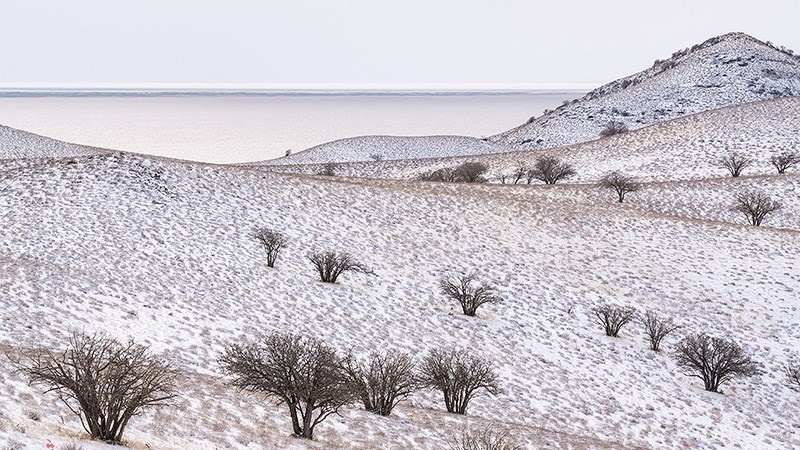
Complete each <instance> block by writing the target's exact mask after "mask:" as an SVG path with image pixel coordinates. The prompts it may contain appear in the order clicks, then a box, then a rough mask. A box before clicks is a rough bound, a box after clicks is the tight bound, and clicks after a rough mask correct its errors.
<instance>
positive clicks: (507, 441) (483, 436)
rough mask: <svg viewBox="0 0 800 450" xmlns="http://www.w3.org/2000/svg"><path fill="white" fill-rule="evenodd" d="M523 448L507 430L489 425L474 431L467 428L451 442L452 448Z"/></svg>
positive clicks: (498, 449)
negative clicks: (512, 440)
mask: <svg viewBox="0 0 800 450" xmlns="http://www.w3.org/2000/svg"><path fill="white" fill-rule="evenodd" d="M522 448H523V447H522V446H520V445H515V444H513V443H512V442H511V438H510V436H509V433H508V432H507V431H499V430H495V429H494V428H492V427H489V426H485V427H481V428H479V429H477V430H474V431H469V430H466V429H465V430H463V431H462V432H461V434H460V435H459V436H456V437H455V438H453V440H452V442H451V443H450V450H522Z"/></svg>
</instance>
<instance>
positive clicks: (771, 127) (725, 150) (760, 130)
mask: <svg viewBox="0 0 800 450" xmlns="http://www.w3.org/2000/svg"><path fill="white" fill-rule="evenodd" d="M788 151H796V152H800V97H787V98H780V99H773V100H765V101H761V102H753V103H748V104H744V105H737V106H732V107H726V108H720V109H717V110H712V111H706V112H702V113H698V114H694V115H691V116H686V117H681V118H678V119H674V120H671V121H668V122H664V123H660V124H657V125H652V126H649V127H646V128H642V129H639V130H635V131H631V132H628V133H624V134H620V135H616V136H611V137H608V138H604V139H598V140H594V141H589V142H585V143H581V144H575V145H572V146H567V147H561V148H553V149H547V150H532V151H518V152H506V153H498V154H489V155H474V156H468V157H456V158H428V159H415V160H398V161H377V162H376V161H369V162H356V163H343V164H336V166H335V173H336V174H339V175H344V176H356V177H368V178H393V179H413V178H415V177H416V176H417V175H419V174H420V173H423V172H429V171H432V170H436V169H439V168H442V167H452V166H455V165H458V164H461V163H463V162H465V161H480V162H483V163H485V164H486V165H487V166H488V167H489V175H490V179H491V181H493V182H499V175H500V174H503V173H505V174H510V173H512V172H513V171H514V169H515V168H516V167H517V165H518V164H519V163H520V162H521V163H524V164H526V165H529V166H530V165H532V164H533V163H534V162H535V160H536V159H537V158H539V157H541V156H543V155H553V156H556V157H558V158H560V159H562V160H563V161H565V162H568V163H570V164H572V165H573V167H574V168H575V170H576V172H577V174H576V176H575V177H574V178H572V179H571V180H570V181H571V182H595V181H598V180H600V179H601V178H602V177H603V176H604V175H605V174H607V173H608V172H611V171H613V170H618V171H621V172H623V173H625V174H628V175H630V176H632V177H635V178H637V179H639V180H641V181H670V180H672V181H676V180H701V179H706V178H717V177H723V176H725V175H727V172H726V170H725V169H724V168H722V167H720V166H719V165H718V164H717V160H719V158H721V157H723V156H725V155H727V154H729V153H730V152H737V153H741V154H743V155H747V156H749V157H751V158H753V159H754V163H753V165H752V166H751V167H748V168H747V169H746V170H745V171H744V173H745V174H749V175H760V174H773V173H775V169H774V168H773V167H772V165H771V164H770V162H769V161H770V157H771V156H773V155H776V154H779V153H783V152H788ZM321 167H322V166H321V165H287V166H266V165H264V166H260V168H262V169H265V170H271V171H287V172H295V173H308V174H314V173H318V172H319V171H320V169H321ZM793 170H795V171H796V170H799V169H797V168H796V169H793ZM537 183H538V182H537Z"/></svg>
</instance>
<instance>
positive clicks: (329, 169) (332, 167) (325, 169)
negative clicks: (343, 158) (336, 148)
mask: <svg viewBox="0 0 800 450" xmlns="http://www.w3.org/2000/svg"><path fill="white" fill-rule="evenodd" d="M317 175H324V176H328V177H333V176H336V164H334V163H327V164H325V165H323V166H322V167H321V168H320V169H319V172H317Z"/></svg>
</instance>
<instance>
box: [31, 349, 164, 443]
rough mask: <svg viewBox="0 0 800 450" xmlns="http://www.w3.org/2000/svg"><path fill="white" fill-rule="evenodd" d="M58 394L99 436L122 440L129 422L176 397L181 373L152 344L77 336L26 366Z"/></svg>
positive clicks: (35, 380)
mask: <svg viewBox="0 0 800 450" xmlns="http://www.w3.org/2000/svg"><path fill="white" fill-rule="evenodd" d="M21 371H22V372H23V373H25V374H26V375H28V377H29V378H30V380H31V383H33V384H40V385H43V386H44V387H45V388H46V390H45V392H55V393H56V394H58V396H59V398H60V399H61V401H63V402H64V403H65V404H66V405H67V407H68V408H69V409H70V411H72V412H73V413H75V414H77V415H78V416H79V417H80V419H81V423H82V424H83V427H84V429H85V430H86V432H87V433H89V434H90V435H91V436H92V437H93V438H96V439H100V440H102V441H105V442H109V443H120V442H121V441H122V436H123V433H124V432H125V427H126V426H127V425H128V421H129V420H130V419H131V418H132V417H133V416H135V415H137V414H140V413H141V412H142V411H143V410H145V409H147V408H151V407H155V406H160V405H165V404H167V402H168V401H169V400H170V399H172V398H174V397H175V396H176V395H175V393H174V392H175V382H176V379H177V372H176V371H174V370H173V369H172V368H171V367H170V366H169V364H167V363H166V362H165V361H163V360H161V359H159V358H157V357H155V356H153V355H151V354H150V352H149V351H148V349H147V347H143V346H140V345H137V344H135V343H133V342H132V341H131V342H128V343H127V344H122V343H120V342H119V341H117V340H115V339H113V338H110V337H106V336H103V335H91V336H89V335H81V334H74V335H72V336H71V337H70V340H69V344H68V346H67V349H66V350H64V351H63V352H61V353H54V352H52V351H50V350H45V349H41V350H37V351H35V352H34V353H32V354H31V355H30V356H29V357H28V358H27V360H26V361H25V362H24V363H23V367H22V369H21Z"/></svg>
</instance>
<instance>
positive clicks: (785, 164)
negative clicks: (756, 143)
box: [769, 152, 800, 173]
mask: <svg viewBox="0 0 800 450" xmlns="http://www.w3.org/2000/svg"><path fill="white" fill-rule="evenodd" d="M769 162H771V163H772V165H773V166H775V170H777V171H778V173H786V170H787V169H790V168H792V167H794V166H796V165H798V164H800V154H798V153H797V152H785V153H781V154H780V155H775V156H772V157H771V158H770V159H769Z"/></svg>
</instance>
